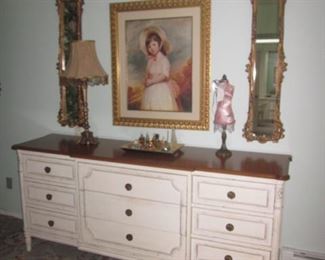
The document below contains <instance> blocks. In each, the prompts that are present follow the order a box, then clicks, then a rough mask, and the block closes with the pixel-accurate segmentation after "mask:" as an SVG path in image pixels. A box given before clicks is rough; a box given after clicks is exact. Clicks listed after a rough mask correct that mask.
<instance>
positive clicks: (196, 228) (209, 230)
mask: <svg viewBox="0 0 325 260" xmlns="http://www.w3.org/2000/svg"><path fill="white" fill-rule="evenodd" d="M192 228H193V230H192V231H193V233H195V234H197V235H202V236H207V237H215V238H223V239H227V240H233V241H240V242H248V243H255V244H262V245H267V246H270V245H271V242H272V228H273V219H272V218H266V217H257V216H250V215H244V214H237V213H229V212H225V211H211V210H201V209H196V208H194V209H193V223H192Z"/></svg>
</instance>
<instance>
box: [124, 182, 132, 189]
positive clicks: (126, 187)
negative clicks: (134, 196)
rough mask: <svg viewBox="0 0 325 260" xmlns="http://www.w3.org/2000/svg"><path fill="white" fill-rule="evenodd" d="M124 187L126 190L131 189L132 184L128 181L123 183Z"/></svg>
mask: <svg viewBox="0 0 325 260" xmlns="http://www.w3.org/2000/svg"><path fill="white" fill-rule="evenodd" d="M125 189H126V190H128V191H130V190H132V185H131V184H130V183H127V184H125Z"/></svg>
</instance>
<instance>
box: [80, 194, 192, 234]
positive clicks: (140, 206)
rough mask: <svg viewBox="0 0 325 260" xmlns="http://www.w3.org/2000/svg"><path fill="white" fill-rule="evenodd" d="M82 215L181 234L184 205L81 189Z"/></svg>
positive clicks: (183, 224)
mask: <svg viewBox="0 0 325 260" xmlns="http://www.w3.org/2000/svg"><path fill="white" fill-rule="evenodd" d="M81 196H82V198H83V199H82V201H83V203H82V206H81V207H82V209H81V214H82V216H84V217H91V218H98V219H102V220H107V221H112V222H117V223H124V224H128V225H135V226H139V227H144V228H151V229H157V230H161V231H167V232H174V233H179V232H181V233H182V234H185V229H186V207H182V206H181V205H175V204H166V203H161V202H154V201H148V200H141V199H132V198H127V197H121V196H113V195H109V194H105V193H98V192H92V191H85V192H82V193H81Z"/></svg>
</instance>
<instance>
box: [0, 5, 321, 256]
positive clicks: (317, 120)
mask: <svg viewBox="0 0 325 260" xmlns="http://www.w3.org/2000/svg"><path fill="white" fill-rule="evenodd" d="M110 2H113V1H107V0H86V1H85V6H84V15H83V38H84V39H94V40H96V47H97V51H98V55H99V58H100V60H101V62H102V64H103V67H104V68H105V69H106V71H107V72H109V74H111V60H110V59H111V50H110V25H109V3H110ZM324 10H325V1H323V0H288V1H287V4H286V19H285V53H286V61H287V62H288V71H287V72H286V73H285V79H284V82H283V91H282V100H281V110H282V114H281V118H282V121H283V123H284V127H285V130H286V132H285V135H286V136H285V138H284V139H283V140H281V141H280V142H279V143H277V144H274V143H267V144H259V143H257V142H250V143H248V142H246V140H245V139H244V138H242V128H243V126H244V123H245V121H246V116H247V109H248V82H247V74H246V72H245V65H246V64H247V62H248V54H249V51H250V27H251V6H250V1H249V0H212V17H211V78H212V79H215V78H220V77H221V75H222V74H224V73H225V74H227V76H228V78H229V79H230V81H231V82H232V83H233V84H234V85H235V86H236V91H235V96H234V105H233V108H234V111H235V115H236V119H237V123H236V130H235V132H234V133H232V134H230V135H228V140H227V144H228V147H229V148H230V149H233V150H247V151H259V152H271V153H287V154H291V155H292V156H293V162H292V163H291V166H290V175H291V179H290V181H288V182H287V186H286V192H285V210H284V223H283V245H285V246H290V247H295V248H301V249H306V250H311V251H319V252H325V221H324V219H325V192H324V190H325V189H323V185H324V184H325V160H324V159H325V151H324V149H325V135H324V134H323V133H324V132H325V120H324V115H323V111H325V109H324V102H322V99H323V97H324V96H325V87H324V84H325V76H324V75H325V35H324V34H325V16H324V15H323V11H324ZM0 14H1V16H0V37H1V38H0V47H1V49H0V55H1V56H0V81H1V84H2V85H1V87H2V89H3V91H2V92H1V96H0V119H1V121H0V122H1V130H0V165H1V170H0V211H3V212H6V213H10V214H14V215H20V214H21V211H20V199H19V196H20V193H19V188H18V186H19V182H18V174H17V159H16V154H15V152H14V151H12V150H11V149H10V147H11V145H12V144H15V143H19V142H22V141H26V140H28V139H32V138H36V137H39V136H41V135H45V134H48V133H53V132H56V133H71V134H74V133H75V132H76V131H75V130H74V129H69V128H62V127H60V125H59V124H58V123H57V111H58V107H59V88H58V79H57V71H56V62H57V52H58V46H57V45H58V39H57V37H58V20H57V13H56V6H55V3H54V1H52V0H28V1H27V0H24V1H23V0H1V1H0ZM110 82H111V81H110ZM111 93H112V92H111V84H109V86H105V87H102V86H99V87H94V88H90V90H89V106H90V124H91V127H92V130H93V131H94V132H95V134H96V135H97V136H100V137H109V138H114V139H127V140H132V139H134V138H137V137H138V136H139V134H140V133H143V132H147V131H148V132H149V133H153V132H159V133H161V134H165V133H166V130H162V129H144V128H133V127H120V126H113V125H112V96H111ZM177 138H178V140H179V142H182V143H185V144H186V145H193V146H205V147H213V148H218V147H219V146H220V135H219V134H216V133H214V132H213V130H212V126H211V127H210V130H209V131H189V130H177ZM6 177H12V178H13V180H14V189H13V190H7V189H5V178H6Z"/></svg>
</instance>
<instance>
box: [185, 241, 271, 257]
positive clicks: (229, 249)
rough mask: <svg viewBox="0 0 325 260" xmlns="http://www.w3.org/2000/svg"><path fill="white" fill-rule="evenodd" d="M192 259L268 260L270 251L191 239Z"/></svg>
mask: <svg viewBox="0 0 325 260" xmlns="http://www.w3.org/2000/svg"><path fill="white" fill-rule="evenodd" d="M191 250H192V251H191V256H192V257H191V259H192V260H269V259H271V258H270V255H271V254H270V252H269V251H263V250H256V249H251V248H245V247H240V246H231V245H225V244H222V243H211V242H208V241H201V240H192V249H191Z"/></svg>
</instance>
